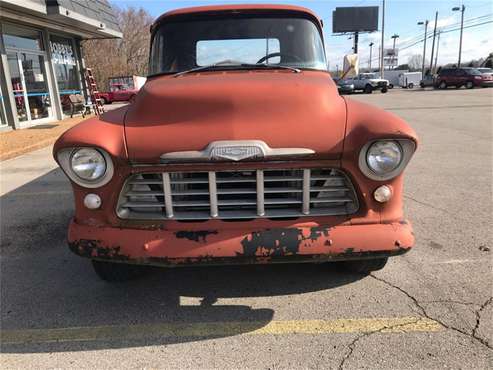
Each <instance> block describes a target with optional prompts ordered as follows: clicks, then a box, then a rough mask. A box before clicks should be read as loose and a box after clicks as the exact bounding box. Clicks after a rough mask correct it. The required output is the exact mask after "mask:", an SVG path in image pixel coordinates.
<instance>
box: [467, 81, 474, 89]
mask: <svg viewBox="0 0 493 370" xmlns="http://www.w3.org/2000/svg"><path fill="white" fill-rule="evenodd" d="M473 87H474V83H473V82H472V81H467V82H466V89H472V88H473Z"/></svg>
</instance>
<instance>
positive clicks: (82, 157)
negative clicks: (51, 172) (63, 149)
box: [70, 148, 106, 181]
mask: <svg viewBox="0 0 493 370" xmlns="http://www.w3.org/2000/svg"><path fill="white" fill-rule="evenodd" d="M70 167H71V168H72V171H74V173H75V174H76V175H77V176H79V177H80V178H81V179H82V180H86V181H96V180H98V179H100V178H101V177H102V176H104V174H105V172H106V161H105V160H104V157H103V155H102V154H101V153H100V152H98V151H97V150H96V149H92V148H82V149H76V150H74V151H73V152H72V156H71V157H70Z"/></svg>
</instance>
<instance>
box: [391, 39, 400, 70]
mask: <svg viewBox="0 0 493 370" xmlns="http://www.w3.org/2000/svg"><path fill="white" fill-rule="evenodd" d="M391 38H392V39H394V46H393V47H392V51H393V55H392V63H391V67H392V68H395V67H394V58H395V40H397V39H398V38H399V35H398V34H394V35H392V37H391Z"/></svg>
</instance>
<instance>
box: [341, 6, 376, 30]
mask: <svg viewBox="0 0 493 370" xmlns="http://www.w3.org/2000/svg"><path fill="white" fill-rule="evenodd" d="M377 30H378V6H352V7H342V8H340V7H338V8H336V10H334V11H333V12H332V32H333V33H340V32H373V31H377Z"/></svg>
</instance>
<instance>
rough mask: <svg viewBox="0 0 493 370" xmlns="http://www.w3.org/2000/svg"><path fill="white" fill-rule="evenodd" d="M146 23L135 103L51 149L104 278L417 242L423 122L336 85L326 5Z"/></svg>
mask: <svg viewBox="0 0 493 370" xmlns="http://www.w3.org/2000/svg"><path fill="white" fill-rule="evenodd" d="M151 32H152V44H151V55H150V66H149V70H150V76H149V77H148V80H147V82H146V84H145V85H144V86H143V87H142V89H141V90H140V91H139V93H138V94H137V96H136V98H135V101H134V103H133V104H130V105H128V106H125V107H122V108H120V109H117V110H114V111H111V112H107V113H105V114H104V115H102V116H101V117H94V118H91V119H89V120H86V121H84V122H82V123H80V124H79V125H77V126H75V127H73V128H72V129H70V130H69V131H67V132H65V133H64V134H63V135H62V136H61V137H60V138H59V139H58V141H57V142H56V144H55V147H54V157H55V159H56V161H57V162H58V164H59V165H60V166H61V168H62V169H63V171H64V172H65V174H66V175H67V176H68V178H69V179H70V180H71V183H72V186H73V190H74V197H75V216H74V218H73V219H72V221H71V223H70V227H69V233H68V241H69V246H70V249H71V250H72V251H73V252H74V253H76V254H78V255H80V256H83V257H87V258H90V259H91V260H92V261H93V266H94V268H95V270H96V272H97V274H98V275H99V276H100V277H101V278H103V279H105V280H108V281H119V280H125V279H129V278H132V277H135V276H136V275H139V274H141V273H142V272H143V271H144V270H143V266H142V265H157V266H179V265H190V264H239V263H274V262H318V263H320V262H327V261H343V262H342V264H343V265H344V266H345V267H346V268H348V269H350V270H351V271H356V272H360V273H368V272H369V271H373V270H378V269H380V268H382V267H383V266H384V265H385V263H386V261H387V258H388V257H390V256H395V255H400V254H403V253H405V252H407V251H409V250H410V248H411V247H412V246H413V244H414V236H413V232H412V227H411V225H410V223H409V222H408V221H407V220H406V219H405V218H404V216H403V210H402V202H403V199H402V198H403V197H402V187H403V171H404V169H405V168H406V166H407V164H408V162H409V161H410V159H411V157H412V156H413V154H414V151H415V149H416V147H417V137H416V134H415V132H414V131H413V130H412V129H411V128H410V127H409V126H408V125H407V124H406V122H404V121H403V120H402V119H401V118H399V117H397V116H396V115H394V114H392V113H390V112H386V111H384V110H382V109H379V108H377V107H373V106H370V105H367V104H364V103H361V102H358V101H356V100H351V99H349V98H345V97H342V96H340V95H339V94H338V91H337V86H336V84H335V83H334V82H333V80H332V79H331V77H330V74H329V72H328V71H327V63H326V57H325V48H324V43H323V36H322V35H323V32H322V24H321V22H320V18H319V17H317V16H316V15H315V14H314V13H312V12H311V11H310V10H308V9H305V8H301V7H296V6H282V5H230V6H209V7H198V8H189V9H182V10H176V11H172V12H169V13H166V14H164V15H163V16H161V17H160V18H159V19H157V21H156V22H155V23H154V24H153V26H152V28H151ZM94 133H97V135H95V134H94Z"/></svg>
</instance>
